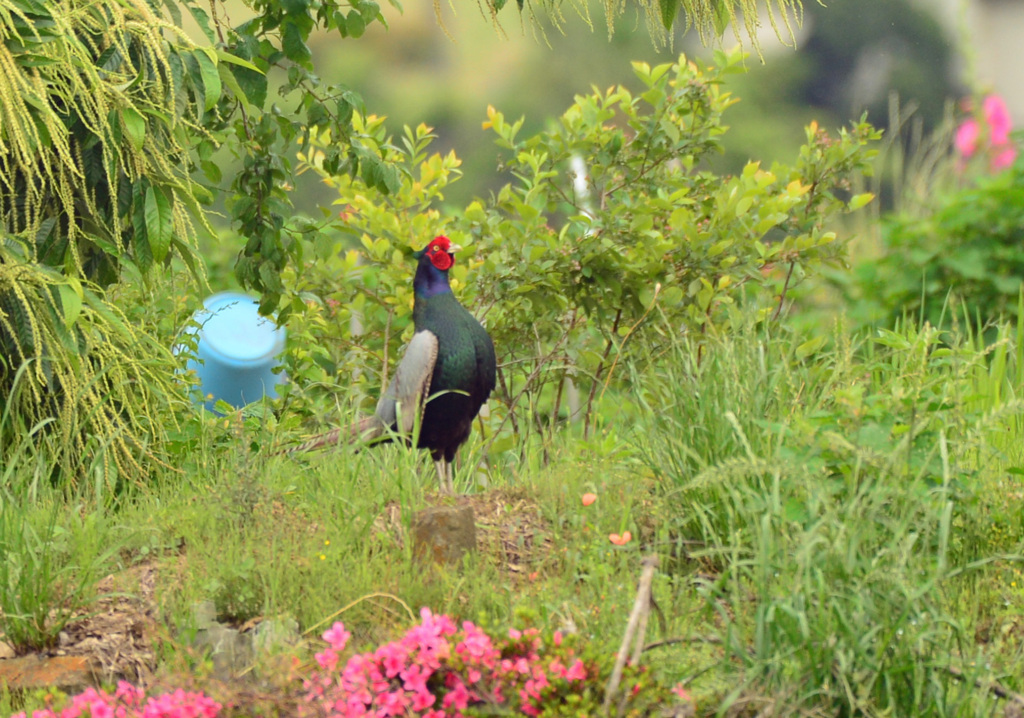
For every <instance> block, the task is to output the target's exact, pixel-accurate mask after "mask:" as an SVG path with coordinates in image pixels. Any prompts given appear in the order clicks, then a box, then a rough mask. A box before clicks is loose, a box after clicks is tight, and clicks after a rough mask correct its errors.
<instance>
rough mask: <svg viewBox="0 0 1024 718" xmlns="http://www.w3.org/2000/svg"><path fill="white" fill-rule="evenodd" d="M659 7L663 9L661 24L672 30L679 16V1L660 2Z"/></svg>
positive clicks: (663, 0) (661, 0)
mask: <svg viewBox="0 0 1024 718" xmlns="http://www.w3.org/2000/svg"><path fill="white" fill-rule="evenodd" d="M658 7H659V8H660V9H661V24H662V25H664V26H665V29H666V30H671V29H672V25H673V24H674V23H675V21H676V17H678V16H679V0H658Z"/></svg>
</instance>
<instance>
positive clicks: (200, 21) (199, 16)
mask: <svg viewBox="0 0 1024 718" xmlns="http://www.w3.org/2000/svg"><path fill="white" fill-rule="evenodd" d="M183 4H184V5H185V8H186V9H187V10H188V11H189V12H190V13H191V14H192V19H193V20H195V21H196V25H197V26H198V27H199V29H200V30H201V31H202V32H203V35H205V36H206V39H207V40H208V41H209V43H210V44H211V45H212V44H214V43H216V42H217V36H216V35H214V34H213V28H211V27H210V16H209V14H207V12H206V11H205V10H203V9H202V8H201V7H199V6H198V5H196V4H195V3H191V2H187V3H183Z"/></svg>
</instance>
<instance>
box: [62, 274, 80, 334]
mask: <svg viewBox="0 0 1024 718" xmlns="http://www.w3.org/2000/svg"><path fill="white" fill-rule="evenodd" d="M57 291H58V292H60V305H61V308H62V309H63V310H64V312H63V313H64V324H66V325H67V326H68V328H71V327H72V326H74V324H75V322H76V321H77V320H78V317H79V315H80V314H81V313H82V285H80V284H79V283H78V280H76V279H74V278H72V277H68V283H67V284H59V285H57Z"/></svg>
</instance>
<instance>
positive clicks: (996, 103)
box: [982, 95, 1013, 145]
mask: <svg viewBox="0 0 1024 718" xmlns="http://www.w3.org/2000/svg"><path fill="white" fill-rule="evenodd" d="M982 109H983V110H984V112H985V121H986V122H987V123H988V128H989V140H990V141H991V142H992V144H993V145H1005V144H1006V143H1007V142H1009V141H1010V130H1011V129H1012V128H1013V122H1012V121H1011V120H1010V111H1009V110H1007V109H1006V103H1005V102H1004V101H1003V98H1002V97H1000V96H999V95H989V96H988V97H986V98H985V101H984V102H983V103H982Z"/></svg>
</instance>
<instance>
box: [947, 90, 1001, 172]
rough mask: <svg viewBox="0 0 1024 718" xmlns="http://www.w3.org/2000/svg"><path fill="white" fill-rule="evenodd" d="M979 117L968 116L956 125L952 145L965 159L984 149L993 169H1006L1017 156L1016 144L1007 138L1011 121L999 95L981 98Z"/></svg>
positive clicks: (994, 170) (995, 170)
mask: <svg viewBox="0 0 1024 718" xmlns="http://www.w3.org/2000/svg"><path fill="white" fill-rule="evenodd" d="M981 109H982V113H981V114H982V119H983V121H984V125H982V123H981V122H979V120H978V118H976V117H970V118H968V119H966V120H964V121H963V122H962V123H961V124H960V126H959V127H957V129H956V134H955V135H954V137H953V146H954V147H955V148H956V151H957V152H958V153H960V155H961V156H962V157H963V158H964V159H970V158H971V157H973V156H974V155H975V154H977V153H978V152H979V151H980V150H982V149H984V150H985V153H986V155H987V156H988V160H989V168H990V169H991V170H992V171H993V172H998V171H999V170H1003V169H1006V168H1007V167H1009V166H1010V165H1012V164H1013V163H1014V160H1016V159H1017V146H1016V145H1015V144H1014V143H1013V141H1012V140H1011V139H1010V130H1012V129H1013V122H1012V120H1011V119H1010V111H1009V110H1008V109H1007V107H1006V103H1005V102H1004V101H1003V98H1002V97H1000V96H999V95H989V96H987V97H986V98H985V99H984V100H983V101H982V107H981Z"/></svg>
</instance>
